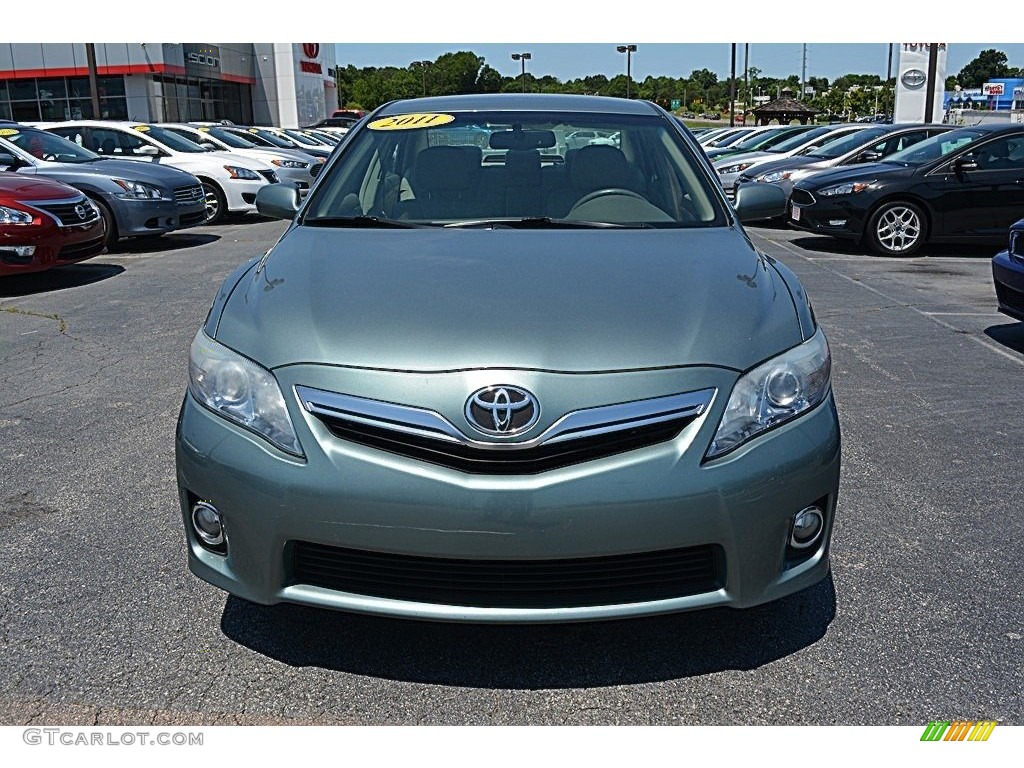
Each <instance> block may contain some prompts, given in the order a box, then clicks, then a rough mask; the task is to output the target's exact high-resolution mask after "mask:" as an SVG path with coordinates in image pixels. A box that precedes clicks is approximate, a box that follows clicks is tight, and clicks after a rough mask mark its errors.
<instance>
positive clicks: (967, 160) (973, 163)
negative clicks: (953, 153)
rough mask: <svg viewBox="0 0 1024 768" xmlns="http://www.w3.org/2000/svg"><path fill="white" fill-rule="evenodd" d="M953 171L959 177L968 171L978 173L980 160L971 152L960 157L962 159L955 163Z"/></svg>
mask: <svg viewBox="0 0 1024 768" xmlns="http://www.w3.org/2000/svg"><path fill="white" fill-rule="evenodd" d="M953 170H954V171H955V172H956V173H957V174H958V175H959V174H963V173H965V172H967V171H976V170H978V160H977V158H976V157H975V156H974V155H972V154H971V153H969V152H968V153H967V154H966V155H960V157H958V158H957V159H956V160H954V161H953Z"/></svg>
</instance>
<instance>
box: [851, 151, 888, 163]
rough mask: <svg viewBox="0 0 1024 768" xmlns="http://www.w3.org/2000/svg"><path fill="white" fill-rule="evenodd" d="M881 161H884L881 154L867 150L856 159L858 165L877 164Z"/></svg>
mask: <svg viewBox="0 0 1024 768" xmlns="http://www.w3.org/2000/svg"><path fill="white" fill-rule="evenodd" d="M881 159H882V153H881V152H875V151H874V150H870V149H865V150H864V151H863V152H861V153H860V154H859V155H857V159H856V161H855V162H858V163H877V162H878V161H879V160H881Z"/></svg>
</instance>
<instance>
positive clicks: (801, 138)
mask: <svg viewBox="0 0 1024 768" xmlns="http://www.w3.org/2000/svg"><path fill="white" fill-rule="evenodd" d="M835 128H836V126H834V125H823V126H820V127H818V128H812V129H811V130H809V131H805V132H803V133H798V134H796V135H795V136H790V137H789V138H788V139H786V140H785V141H780V142H779V143H778V144H776V145H775V146H773V147H771V148H770V149H765V152H789V150H791V149H796V148H797V147H801V146H803V145H804V144H806V143H807V142H809V141H813V140H814V139H816V138H818V137H819V136H824V135H825V134H826V133H831V132H832V131H833V130H835Z"/></svg>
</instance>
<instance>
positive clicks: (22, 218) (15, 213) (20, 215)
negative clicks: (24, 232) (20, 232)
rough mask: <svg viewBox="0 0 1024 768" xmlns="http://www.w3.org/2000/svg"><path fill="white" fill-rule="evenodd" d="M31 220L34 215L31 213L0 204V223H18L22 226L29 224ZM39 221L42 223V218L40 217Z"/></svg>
mask: <svg viewBox="0 0 1024 768" xmlns="http://www.w3.org/2000/svg"><path fill="white" fill-rule="evenodd" d="M33 220H34V217H33V216H32V214H31V213H26V212H25V211H19V210H17V209H15V208H5V207H4V206H2V205H0V224H20V225H22V226H24V225H25V224H31V223H32V222H33ZM40 223H42V219H40Z"/></svg>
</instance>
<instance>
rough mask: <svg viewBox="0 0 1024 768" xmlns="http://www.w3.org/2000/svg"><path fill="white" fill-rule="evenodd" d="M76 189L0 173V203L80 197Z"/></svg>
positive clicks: (29, 177)
mask: <svg viewBox="0 0 1024 768" xmlns="http://www.w3.org/2000/svg"><path fill="white" fill-rule="evenodd" d="M81 196H82V193H81V192H79V191H78V190H77V189H73V188H68V187H67V186H66V185H65V184H59V183H57V182H56V181H51V180H49V179H46V178H43V177H41V176H23V175H20V174H17V173H0V203H2V201H4V200H14V201H21V202H32V201H34V200H59V199H62V198H70V197H81Z"/></svg>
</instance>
